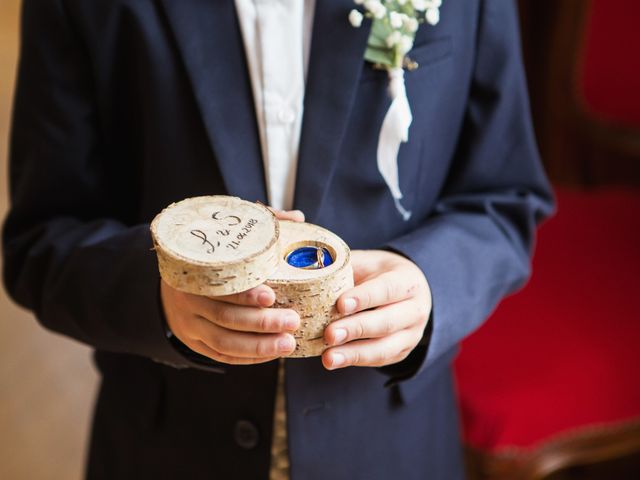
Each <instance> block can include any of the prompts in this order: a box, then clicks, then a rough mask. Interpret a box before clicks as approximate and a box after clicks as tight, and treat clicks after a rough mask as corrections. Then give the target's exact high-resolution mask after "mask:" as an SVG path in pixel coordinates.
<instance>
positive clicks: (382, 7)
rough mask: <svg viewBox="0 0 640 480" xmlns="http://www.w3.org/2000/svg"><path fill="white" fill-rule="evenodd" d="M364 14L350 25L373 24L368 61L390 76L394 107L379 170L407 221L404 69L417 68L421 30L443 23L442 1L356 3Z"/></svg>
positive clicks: (383, 133) (353, 16)
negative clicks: (402, 168)
mask: <svg viewBox="0 0 640 480" xmlns="http://www.w3.org/2000/svg"><path fill="white" fill-rule="evenodd" d="M354 2H355V3H356V4H357V5H359V6H361V7H362V8H363V9H364V12H361V11H360V10H357V9H353V10H351V12H350V13H349V21H350V22H351V25H353V26H354V27H360V25H361V24H362V21H363V20H364V18H368V19H371V20H372V22H373V23H372V25H371V33H370V34H369V40H368V41H367V49H366V51H365V54H364V58H365V60H367V61H369V62H371V63H373V64H374V66H376V67H377V68H383V69H385V70H386V71H387V73H388V74H389V95H390V97H391V106H390V107H389V110H388V111H387V114H386V115H385V118H384V121H383V122H382V129H381V130H380V137H379V140H378V152H377V156H378V169H379V170H380V174H381V175H382V177H383V178H384V180H385V182H386V183H387V185H388V186H389V190H390V192H391V195H392V196H393V199H394V202H395V205H396V208H397V209H398V212H400V214H401V215H402V218H403V219H404V220H409V218H410V217H411V212H409V211H407V210H406V209H405V208H404V207H403V206H402V204H401V202H400V201H401V200H402V192H401V191H400V182H399V178H398V151H399V149H400V144H401V143H403V142H407V141H408V140H409V126H410V125H411V122H412V120H413V117H412V115H411V108H410V106H409V100H408V99H407V92H406V89H405V85H404V69H405V68H406V69H408V70H413V69H415V68H418V64H417V63H416V62H414V61H413V60H411V58H410V57H409V54H410V51H411V49H412V48H413V41H414V39H415V36H416V32H417V31H418V28H419V27H420V25H421V24H423V23H428V24H430V25H436V24H437V23H438V22H439V21H440V6H441V5H442V0H354Z"/></svg>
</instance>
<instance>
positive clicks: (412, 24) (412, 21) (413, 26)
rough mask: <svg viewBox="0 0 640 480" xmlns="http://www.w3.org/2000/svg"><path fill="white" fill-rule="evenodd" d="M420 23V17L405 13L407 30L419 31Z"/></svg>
mask: <svg viewBox="0 0 640 480" xmlns="http://www.w3.org/2000/svg"><path fill="white" fill-rule="evenodd" d="M419 25H420V24H419V23H418V19H416V18H413V17H410V16H408V15H405V18H404V28H405V29H407V31H409V32H411V33H414V32H417V31H418V26H419Z"/></svg>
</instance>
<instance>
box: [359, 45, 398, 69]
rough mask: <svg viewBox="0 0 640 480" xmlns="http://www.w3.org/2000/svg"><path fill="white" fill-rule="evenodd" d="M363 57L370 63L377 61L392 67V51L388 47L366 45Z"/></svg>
mask: <svg viewBox="0 0 640 480" xmlns="http://www.w3.org/2000/svg"><path fill="white" fill-rule="evenodd" d="M364 59H365V60H366V61H368V62H371V63H379V64H381V65H387V66H389V67H393V60H394V52H393V50H392V49H389V48H384V49H382V48H374V47H367V50H366V51H365V52H364Z"/></svg>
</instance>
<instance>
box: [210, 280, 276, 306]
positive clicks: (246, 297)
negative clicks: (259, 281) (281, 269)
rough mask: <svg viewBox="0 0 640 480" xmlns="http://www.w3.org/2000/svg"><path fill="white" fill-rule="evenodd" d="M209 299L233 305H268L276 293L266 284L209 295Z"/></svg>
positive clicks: (271, 302)
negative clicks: (232, 292)
mask: <svg viewBox="0 0 640 480" xmlns="http://www.w3.org/2000/svg"><path fill="white" fill-rule="evenodd" d="M211 299H212V300H217V301H220V302H226V303H232V304H234V305H245V306H247V307H270V306H271V305H273V302H275V301H276V294H275V293H274V292H273V290H272V289H271V288H270V287H268V286H266V285H258V286H257V287H254V288H251V289H249V290H245V291H244V292H240V293H234V294H232V295H223V296H219V297H211Z"/></svg>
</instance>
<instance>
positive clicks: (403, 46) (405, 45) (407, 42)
mask: <svg viewBox="0 0 640 480" xmlns="http://www.w3.org/2000/svg"><path fill="white" fill-rule="evenodd" d="M399 44H400V51H401V52H402V55H405V54H406V53H407V52H408V51H409V50H411V49H412V48H413V38H411V37H409V36H407V35H403V36H402V38H401V39H400V42H399Z"/></svg>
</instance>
